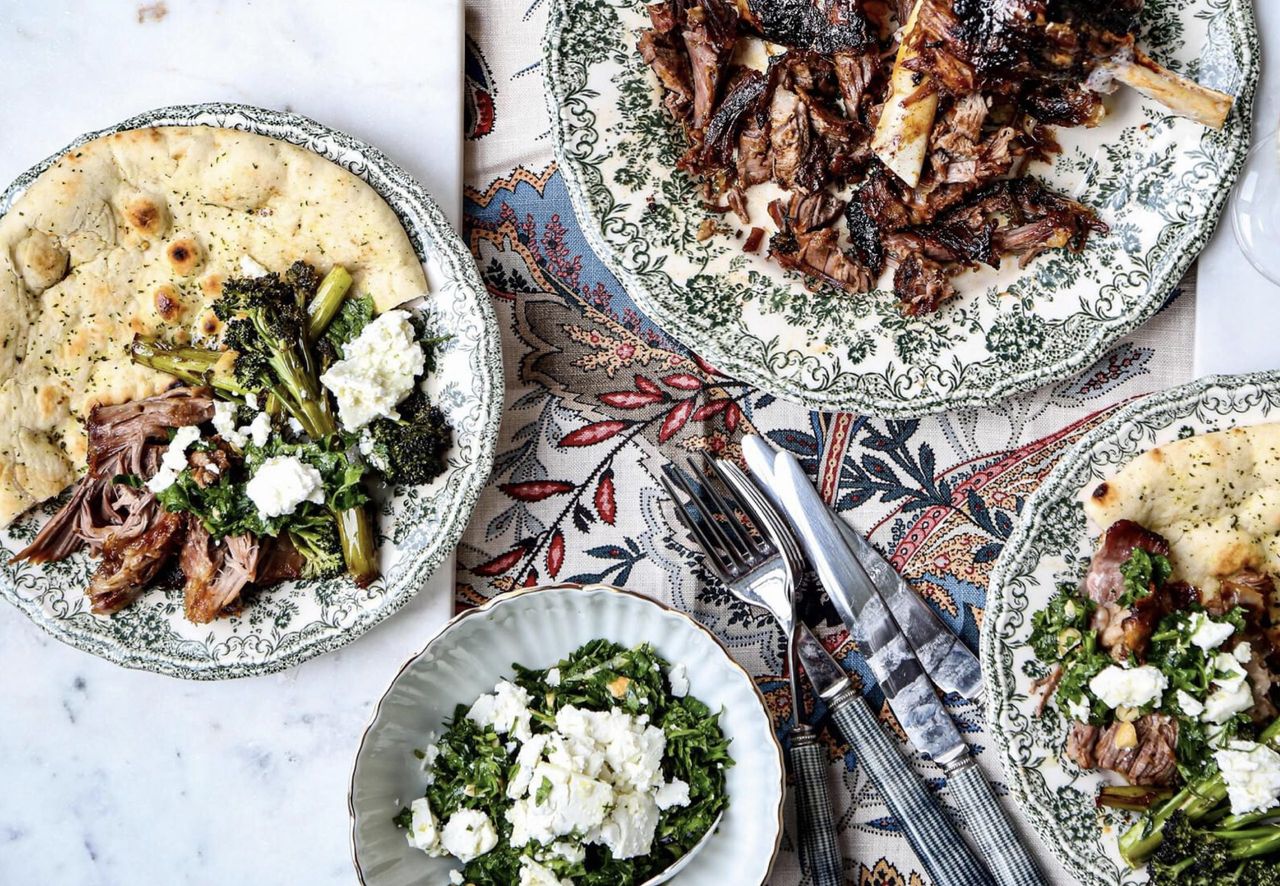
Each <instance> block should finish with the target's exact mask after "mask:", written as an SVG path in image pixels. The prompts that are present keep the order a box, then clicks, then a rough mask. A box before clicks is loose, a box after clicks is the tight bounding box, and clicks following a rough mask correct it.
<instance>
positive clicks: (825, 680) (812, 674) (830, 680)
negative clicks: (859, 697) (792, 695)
mask: <svg viewBox="0 0 1280 886" xmlns="http://www.w3.org/2000/svg"><path fill="white" fill-rule="evenodd" d="M800 662H801V663H802V664H803V665H804V672H805V674H806V675H807V676H808V677H809V682H810V683H812V684H813V691H814V692H816V693H818V697H819V698H821V699H822V700H823V701H830V700H831V699H832V698H833V697H835V696H836V695H839V694H840V693H841V692H843V691H844V690H846V689H848V688H850V687H851V686H853V681H852V680H850V679H849V674H848V673H846V671H845V669H844V668H842V667H840V665H839V663H837V662H836V660H835V659H834V658H833V657H832V656H831V653H830V652H828V651H827V647H825V646H823V645H822V641H821V640H819V639H818V638H817V637H815V636H814V635H813V631H811V630H809V626H808V625H801V626H800Z"/></svg>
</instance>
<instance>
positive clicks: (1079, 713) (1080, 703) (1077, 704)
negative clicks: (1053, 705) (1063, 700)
mask: <svg viewBox="0 0 1280 886" xmlns="http://www.w3.org/2000/svg"><path fill="white" fill-rule="evenodd" d="M1092 709H1093V705H1091V704H1089V696H1087V695H1083V696H1081V697H1080V698H1079V699H1078V700H1077V701H1070V702H1067V716H1068V717H1070V718H1071V719H1072V720H1076V721H1077V722H1080V723H1088V722H1089V714H1090V713H1092Z"/></svg>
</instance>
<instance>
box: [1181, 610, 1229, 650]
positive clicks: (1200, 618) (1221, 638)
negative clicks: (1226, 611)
mask: <svg viewBox="0 0 1280 886" xmlns="http://www.w3.org/2000/svg"><path fill="white" fill-rule="evenodd" d="M1235 632H1236V629H1235V626H1234V625H1231V624H1229V623H1227V622H1225V621H1214V620H1213V619H1211V618H1209V616H1207V615H1205V614H1204V613H1203V612H1197V613H1194V614H1193V615H1192V616H1191V642H1192V643H1194V644H1195V645H1196V646H1199V647H1200V648H1201V649H1203V650H1204V651H1205V652H1209V651H1210V650H1213V649H1217V648H1218V647H1219V646H1221V645H1222V644H1223V643H1225V642H1227V638H1228V637H1230V636H1231V635H1232V634H1234V633H1235Z"/></svg>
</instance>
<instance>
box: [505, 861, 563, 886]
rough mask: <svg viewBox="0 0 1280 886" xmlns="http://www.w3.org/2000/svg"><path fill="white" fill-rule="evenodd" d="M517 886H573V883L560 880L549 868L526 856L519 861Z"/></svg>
mask: <svg viewBox="0 0 1280 886" xmlns="http://www.w3.org/2000/svg"><path fill="white" fill-rule="evenodd" d="M517 886H573V881H572V880H561V879H560V878H559V877H557V876H556V875H555V872H554V871H552V870H551V869H550V868H548V867H545V866H543V865H540V864H538V862H536V861H534V860H533V859H532V858H530V857H529V856H527V855H526V856H524V857H523V858H521V859H520V882H519V883H518V884H517Z"/></svg>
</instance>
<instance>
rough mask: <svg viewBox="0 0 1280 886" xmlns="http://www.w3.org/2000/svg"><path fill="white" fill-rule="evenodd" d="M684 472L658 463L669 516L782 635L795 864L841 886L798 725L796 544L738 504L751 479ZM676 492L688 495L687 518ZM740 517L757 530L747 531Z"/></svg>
mask: <svg viewBox="0 0 1280 886" xmlns="http://www.w3.org/2000/svg"><path fill="white" fill-rule="evenodd" d="M689 466H690V468H691V470H692V474H690V473H689V472H686V471H684V470H682V469H680V468H678V467H676V466H675V465H672V464H668V465H665V466H664V467H663V476H662V477H661V478H660V479H661V480H662V483H663V485H664V486H665V487H666V490H667V493H668V494H669V495H670V496H671V498H672V500H673V501H674V503H675V505H676V516H677V517H678V518H679V520H680V522H681V523H683V524H684V526H685V527H686V528H687V529H688V530H689V533H690V534H691V535H692V536H693V537H694V540H695V541H696V542H697V543H698V545H699V546H700V547H701V548H702V550H703V553H704V554H705V555H706V563H707V566H708V568H710V570H711V571H712V572H713V573H714V574H715V576H716V577H717V578H718V579H720V581H721V582H722V583H723V584H724V585H725V586H726V587H728V588H729V590H730V591H731V592H732V593H733V594H734V596H736V597H737V598H738V599H740V600H742V601H743V602H745V603H747V604H749V605H752V606H757V607H761V608H763V609H766V610H768V611H769V612H771V613H772V614H773V616H774V618H775V619H776V620H777V622H778V625H779V626H780V627H781V628H782V630H783V633H784V634H785V635H786V637H787V677H788V682H789V684H790V689H791V714H792V721H793V725H792V728H791V735H790V741H789V742H788V746H787V756H788V758H789V759H790V761H791V768H792V771H793V772H794V774H795V777H796V791H797V796H796V811H797V820H798V824H799V829H800V835H799V836H800V839H799V840H798V842H799V844H800V849H801V861H802V863H803V866H804V868H805V870H806V871H807V872H808V873H809V874H810V877H811V878H812V882H813V884H814V886H840V884H842V883H843V882H844V870H843V868H844V866H843V862H842V861H841V858H840V848H839V846H838V845H837V844H836V837H835V827H834V821H833V819H832V816H831V799H830V796H829V794H828V787H827V765H826V764H827V761H826V759H825V757H826V755H825V753H824V752H823V750H822V747H821V746H820V745H819V744H818V737H817V733H816V732H815V731H814V729H813V727H812V726H810V725H809V724H808V723H807V722H805V717H804V696H803V694H802V691H801V687H800V670H799V667H798V665H799V661H800V657H799V656H800V651H799V644H800V632H801V630H802V625H801V623H800V621H799V620H798V619H797V618H796V615H795V606H794V604H793V593H794V590H795V586H796V582H797V579H798V577H799V575H800V570H801V568H802V564H803V562H804V561H803V560H802V559H801V558H800V549H799V546H798V545H797V544H796V543H795V541H794V539H791V538H790V537H789V536H790V534H789V533H787V532H782V531H780V530H781V525H780V524H778V525H773V526H771V525H770V522H771V521H776V520H778V517H777V515H776V514H774V513H773V511H772V508H767V507H766V508H764V509H763V510H760V508H759V506H760V505H761V504H764V501H763V499H757V500H756V501H755V502H754V503H753V502H750V501H744V499H749V498H751V497H753V494H754V496H758V495H759V493H758V492H756V491H755V487H754V485H753V484H751V483H750V481H747V483H746V486H745V487H743V486H741V485H740V484H739V483H738V482H735V481H738V480H746V476H745V475H743V474H742V473H741V471H738V472H737V473H738V475H739V476H737V477H732V478H731V477H730V476H729V473H728V472H729V469H734V470H736V465H729V464H724V465H722V463H720V462H717V461H713V460H711V459H705V467H704V468H703V469H702V470H701V471H699V470H698V468H697V467H696V466H694V465H693V463H692V462H690V465H689ZM713 476H714V477H717V478H719V480H720V481H721V483H723V484H724V487H725V490H726V491H727V493H728V494H727V495H722V494H721V492H720V491H719V490H718V489H716V485H715V483H714V481H713V480H712V477H713ZM677 490H680V491H683V492H684V494H685V495H686V496H687V497H688V500H689V502H690V505H691V506H692V510H693V513H692V514H690V512H689V509H688V508H689V505H685V504H684V503H683V501H682V498H681V496H680V494H679V493H678V492H677ZM753 504H754V505H755V506H754V507H753ZM742 517H745V518H747V520H748V521H750V522H751V523H753V524H754V526H755V528H756V529H757V530H758V531H757V532H756V533H751V532H748V531H747V529H746V527H745V526H744V524H743V522H742V520H741V518H742Z"/></svg>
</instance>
